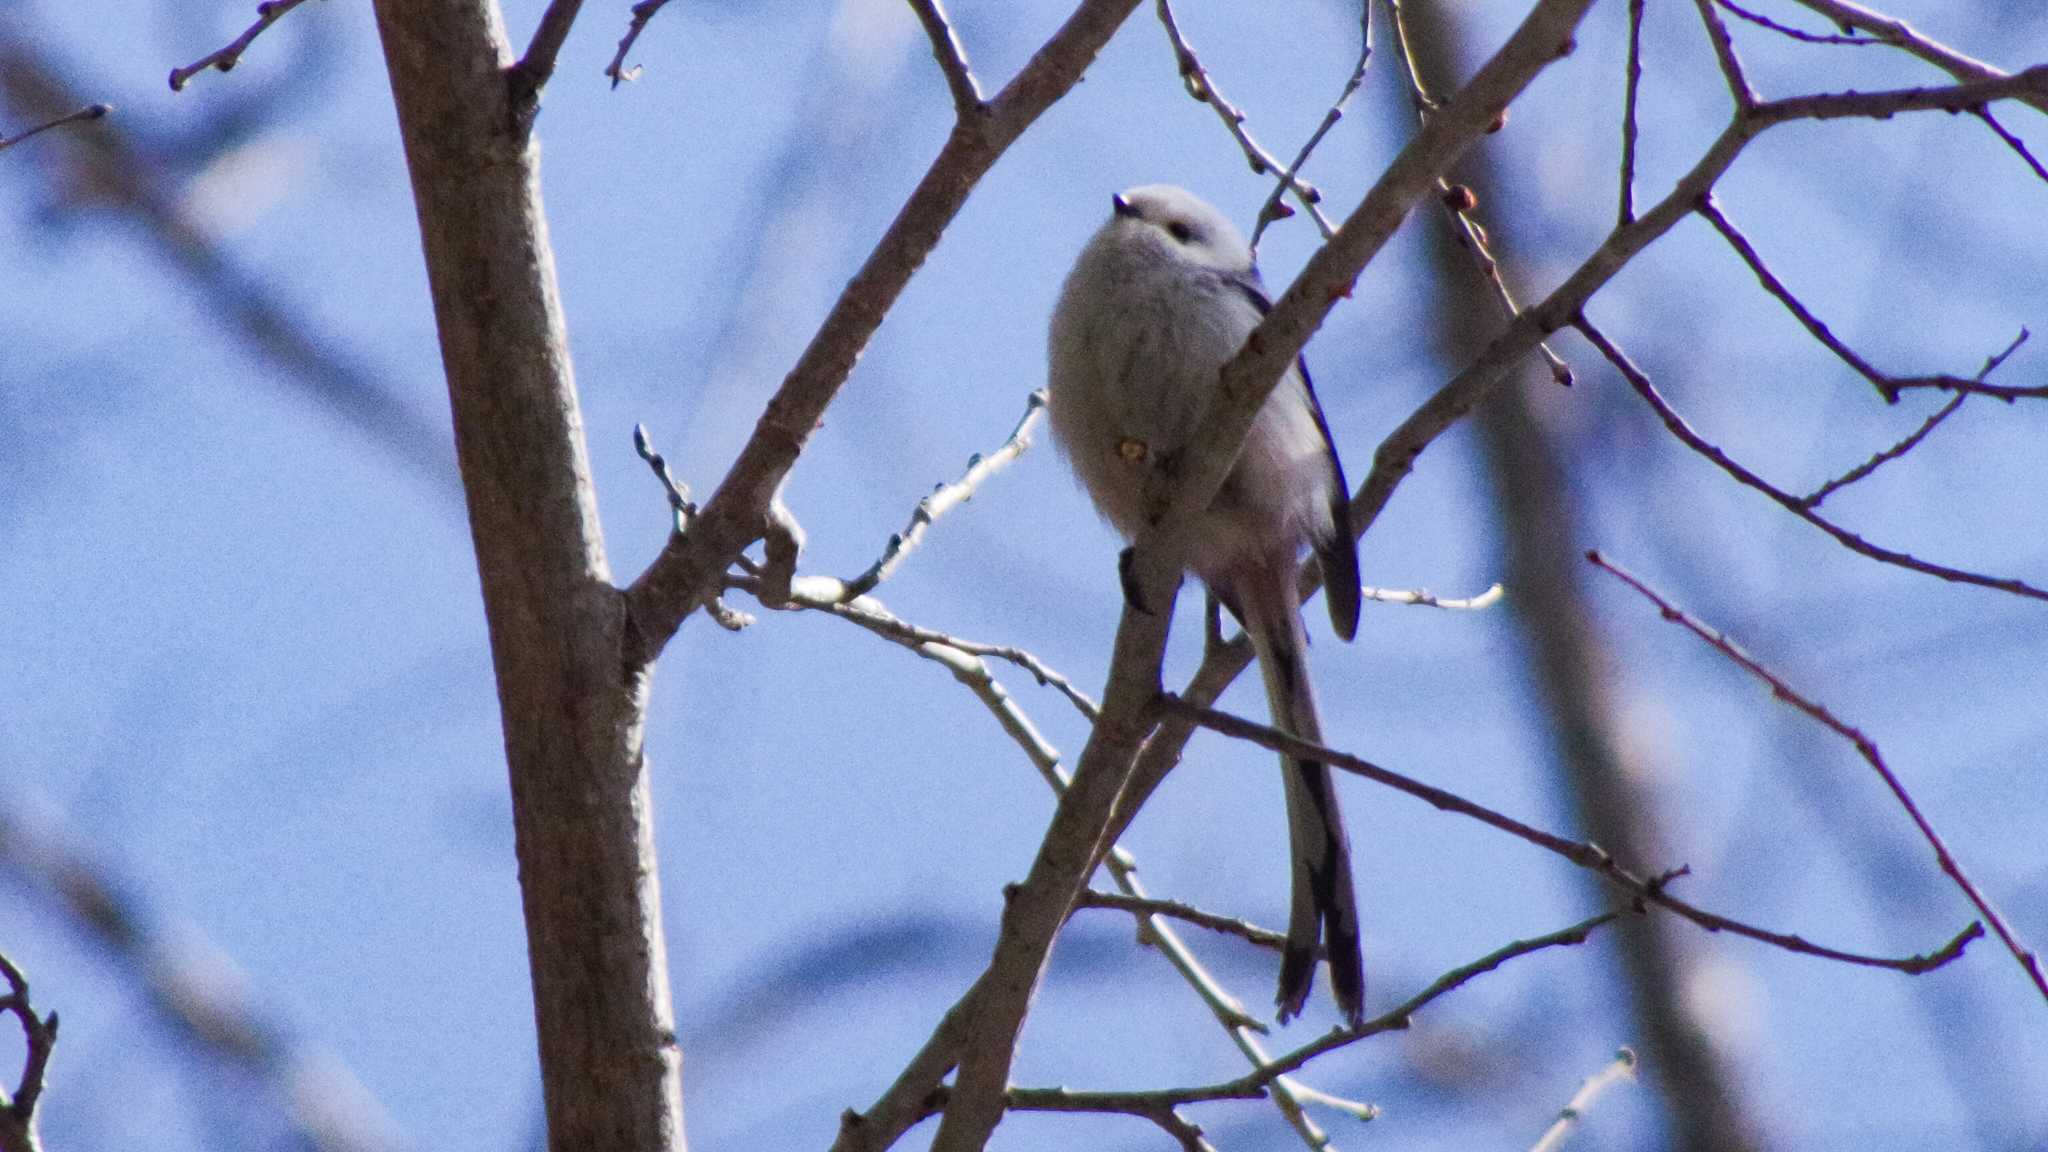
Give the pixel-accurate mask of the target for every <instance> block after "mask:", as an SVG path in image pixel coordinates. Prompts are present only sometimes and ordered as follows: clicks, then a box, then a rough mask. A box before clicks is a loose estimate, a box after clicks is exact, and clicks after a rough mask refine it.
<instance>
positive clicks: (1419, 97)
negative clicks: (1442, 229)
mask: <svg viewBox="0 0 2048 1152" xmlns="http://www.w3.org/2000/svg"><path fill="white" fill-rule="evenodd" d="M1387 10H1388V11H1389V12H1391V13H1392V14H1393V20H1392V21H1391V22H1392V24H1393V25H1394V55H1395V56H1396V57H1397V58H1398V59H1400V61H1401V62H1402V66H1403V67H1402V71H1403V72H1404V73H1406V74H1407V76H1408V94H1409V99H1410V102H1411V103H1412V104H1413V105H1414V106H1415V116H1416V119H1417V120H1419V121H1421V122H1423V123H1425V124H1426V123H1428V122H1429V117H1430V114H1431V112H1432V111H1434V110H1435V108H1436V107H1437V101H1436V98H1435V97H1433V96H1431V95H1430V93H1429V89H1428V87H1427V86H1426V85H1425V84H1424V83H1423V79H1422V69H1421V66H1420V65H1419V64H1417V63H1416V61H1415V55H1414V53H1413V51H1412V50H1411V49H1410V48H1409V44H1408V20H1407V16H1406V15H1405V14H1404V13H1403V12H1402V10H1401V5H1400V3H1399V0H1387ZM1436 189H1437V203H1438V204H1440V205H1442V206H1443V209H1444V211H1445V212H1447V213H1449V214H1450V217H1451V226H1452V227H1453V228H1454V229H1455V230H1456V231H1455V233H1454V234H1455V236H1456V238H1457V241H1458V245H1459V247H1461V248H1463V249H1465V250H1466V251H1467V252H1470V253H1471V254H1472V260H1473V263H1474V264H1475V265H1476V266H1477V267H1478V269H1479V274H1480V275H1481V276H1484V277H1485V278H1486V282H1487V284H1488V285H1490V286H1491V287H1492V288H1493V296H1494V299H1495V300H1496V301H1498V302H1499V303H1500V306H1501V312H1502V314H1503V315H1505V316H1506V317H1507V318H1508V320H1510V321H1512V320H1514V319H1515V317H1517V316H1519V315H1521V312H1522V306H1521V304H1520V303H1519V302H1517V301H1516V299H1515V294H1514V292H1513V290H1511V289H1510V288H1509V287H1508V284H1507V280H1506V279H1504V278H1503V277H1502V276H1501V272H1500V262H1499V261H1498V260H1495V259H1494V256H1493V247H1492V242H1491V241H1490V240H1489V238H1488V237H1487V234H1486V228H1485V227H1484V226H1483V225H1481V224H1480V223H1479V220H1478V218H1477V216H1475V215H1474V210H1475V209H1477V208H1478V206H1479V200H1478V197H1476V196H1475V195H1473V193H1472V190H1471V189H1470V188H1467V187H1465V186H1464V185H1462V184H1452V183H1451V182H1450V180H1449V179H1447V178H1446V177H1443V176H1438V177H1437V179H1436ZM1536 350H1537V353H1538V355H1540V356H1542V357H1543V362H1544V364H1545V365H1547V366H1548V367H1549V369H1550V376H1551V379H1553V380H1556V381H1557V382H1558V383H1559V384H1563V385H1567V386H1569V385H1570V384H1571V382H1572V370H1571V366H1570V365H1568V364H1566V363H1565V362H1564V360H1563V358H1562V357H1560V356H1558V354H1557V353H1556V352H1555V351H1553V350H1552V349H1551V347H1550V344H1549V342H1547V341H1543V342H1539V343H1538V344H1537V346H1536Z"/></svg>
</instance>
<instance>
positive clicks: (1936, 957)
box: [1160, 693, 1984, 976]
mask: <svg viewBox="0 0 2048 1152" xmlns="http://www.w3.org/2000/svg"><path fill="white" fill-rule="evenodd" d="M1160 704H1161V707H1163V708H1165V709H1166V710H1167V711H1169V712H1173V713H1176V714H1178V715H1180V716H1183V717H1185V718H1187V719H1188V720H1191V721H1193V722H1194V723H1196V724H1199V725H1201V726H1202V727H1204V728H1207V729H1209V730H1211V731H1214V732H1221V733H1223V734H1224V735H1225V736H1234V737H1236V738H1237V739H1240V740H1248V741H1250V742H1251V743H1253V744H1257V745H1258V746H1260V747H1261V748H1267V749H1270V750H1272V751H1274V752H1278V753H1280V754H1281V755H1283V756H1293V757H1298V758H1300V759H1304V760H1315V761H1319V762H1321V763H1324V764H1328V765H1329V766H1330V767H1332V768H1337V769H1340V770H1342V771H1345V772H1350V773H1352V774H1353V775H1356V776H1363V777H1365V778H1366V779H1368V780H1371V781H1373V782H1375V783H1378V784H1384V785H1386V786H1387V787H1389V788H1392V789H1394V790H1395V791H1397V792H1404V793H1406V794H1408V795H1410V796H1413V797H1415V798H1416V799H1418V800H1422V801H1425V802H1426V803H1428V804H1430V805H1432V806H1434V807H1436V808H1438V809H1440V810H1442V811H1445V812H1455V813H1457V814H1458V815H1460V816H1469V817H1471V818H1472V819H1474V820H1477V821H1479V822H1480V823H1482V824H1486V825H1488V826H1489V827H1493V828H1498V829H1500V830H1501V831H1503V832H1506V833H1508V834H1509V835H1511V836H1514V837H1515V838H1517V839H1520V840H1526V841H1528V842H1529V843H1531V844H1534V845H1536V846H1537V847H1538V848H1542V849H1544V850H1546V851H1549V852H1553V853H1556V854H1557V855H1559V856H1562V857H1564V858H1565V859H1566V860H1569V861H1571V862H1572V863H1574V864H1576V865H1578V866H1579V867H1581V868H1584V869H1587V870H1588V871H1591V872H1594V873H1597V874H1599V875H1600V876H1602V877H1604V878H1606V879H1607V880H1609V881H1610V882H1612V883H1613V884H1614V885H1615V886H1616V887H1619V888H1622V889H1624V890H1626V891H1627V892H1629V893H1630V894H1631V895H1633V896H1634V897H1635V898H1636V899H1637V900H1640V901H1645V902H1647V903H1651V904H1655V905H1657V906H1658V907H1660V908H1665V909H1668V910H1670V911H1672V912H1675V913H1677V914H1678V915H1680V916H1683V917H1685V918H1686V919H1687V920H1690V921H1692V922H1693V923H1695V924H1697V925H1699V926H1700V927H1702V928H1705V929H1706V930H1707V931H1709V932H1730V933H1733V934H1734V935H1737V936H1746V937H1748V938H1750V939H1752V940H1758V941H1761V942H1763V943H1765V944H1772V945H1775V946H1777V947H1779V948H1782V949H1784V950H1785V951H1787V952H1797V953H1800V954H1801V955H1805V956H1818V957H1820V958H1821V959H1824V960H1836V961H1840V962H1841V963H1844V964H1855V965H1859V966H1862V967H1866V968H1889V969H1891V970H1893V971H1897V972H1904V973H1906V974H1908V975H1913V976H1917V975H1920V974H1921V973H1923V972H1931V971H1933V970H1934V969H1936V968H1939V967H1941V966H1942V965H1944V964H1947V963H1948V962H1949V961H1951V960H1954V959H1955V958H1956V957H1958V956H1961V955H1962V954H1963V949H1964V948H1965V947H1966V946H1968V944H1969V942H1970V941H1972V940H1974V939H1976V938H1977V937H1979V936H1982V935H1983V934H1984V926H1983V925H1981V924H1978V923H1975V922H1972V923H1971V924H1970V925H1969V926H1968V927H1967V928H1965V929H1963V930H1962V931H1961V932H1960V933H1958V934H1957V935H1956V936H1955V938H1954V939H1952V940H1950V941H1949V942H1948V943H1947V944H1944V945H1942V946H1941V947H1940V948H1938V949H1936V950H1935V951H1933V952H1931V953H1927V954H1925V955H1920V956H1907V957H1903V958H1891V957H1884V956H1866V955H1863V954H1861V953H1857V952H1844V951H1842V950H1840V949H1837V948H1829V947H1825V946H1823V945H1819V944H1814V943H1812V942H1810V941H1808V940H1806V939H1804V938H1802V937H1799V936H1795V935H1789V934H1786V933H1782V932H1773V931H1770V930H1769V929H1765V928H1758V927H1755V926H1754V925H1750V924H1745V923H1743V922H1741V921H1739V920H1733V919H1730V918H1729V917H1726V916H1722V915H1720V914H1718V913H1714V912H1708V911H1706V910H1704V909H1701V908H1698V907H1695V906H1694V905H1692V904H1690V903H1687V902H1686V901H1684V900H1681V899H1679V898H1678V897H1676V896H1673V895H1671V893H1670V892H1669V891H1668V890H1667V884H1668V882H1669V881H1670V880H1671V879H1672V878H1674V877H1675V876H1678V875H1683V874H1684V871H1685V870H1684V869H1682V868H1681V869H1679V870H1678V871H1677V872H1676V873H1670V874H1666V875H1663V876H1657V877H1652V878H1650V879H1647V880H1645V879H1642V878H1641V877H1638V876H1636V875H1634V874H1633V873H1631V872H1629V871H1628V870H1627V869H1625V868H1623V867H1622V866H1621V864H1620V863H1618V862H1617V861H1616V860H1615V859H1614V858H1613V857H1612V856H1609V855H1608V854H1607V853H1606V851H1605V850H1603V849H1601V848H1600V847H1599V846H1598V845H1596V844H1588V843H1585V842H1584V841H1575V840H1567V839H1565V838H1564V837H1562V836H1558V835H1555V834H1553V833H1550V832H1545V831H1543V830H1542V829H1540V828H1537V827H1534V826H1532V825H1529V824H1524V823H1522V822H1521V821H1520V820H1517V819H1515V818H1514V817H1512V816H1506V815H1503V814H1501V813H1499V812H1496V811H1494V810H1493V809H1491V808H1488V807H1486V806H1484V805H1481V804H1475V803H1473V802H1472V801H1470V800H1467V799H1465V798H1464V797H1463V796H1460V795H1458V794H1457V793H1455V792H1447V791H1445V790H1444V789H1442V788H1437V787H1435V786H1433V785H1429V784H1424V783H1423V782H1421V781H1420V780H1416V779H1414V778H1412V777H1409V776H1403V775H1401V774H1400V773H1398V772H1393V771H1390V770H1388V769H1385V768H1382V767H1380V766H1379V765H1377V764H1373V763H1370V762H1368V761H1365V760H1361V759H1359V758H1358V757H1356V756H1353V755H1350V754H1349V753H1345V752H1339V751H1336V750H1335V749H1332V748H1326V747H1324V746H1323V745H1320V744H1312V743H1310V742H1309V741H1306V740H1301V739H1297V738H1296V737H1293V736H1290V735H1288V734H1287V733H1285V732H1282V731H1281V730H1279V729H1278V728H1274V727H1272V726H1271V725H1267V724H1259V723H1255V722H1253V721H1250V720H1246V719H1244V718H1243V717H1241V716H1233V715H1231V714H1230V713H1228V712H1219V711H1217V710H1215V709H1213V708H1204V707H1202V706H1200V705H1196V704H1190V703H1189V702H1187V701H1185V700H1182V699H1181V698H1179V697H1177V696H1174V695H1172V694H1171V693H1167V694H1165V695H1163V696H1162V697H1161V701H1160Z"/></svg>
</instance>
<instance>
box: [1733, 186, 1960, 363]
mask: <svg viewBox="0 0 2048 1152" xmlns="http://www.w3.org/2000/svg"><path fill="white" fill-rule="evenodd" d="M1694 211H1696V212H1698V213H1699V214H1700V215H1701V216H1702V217H1704V218H1705V219H1706V221H1707V222H1708V223H1709V224H1712V225H1713V226H1714V229H1715V230H1716V231H1718V232H1719V233H1721V236H1722V237H1723V238H1724V239H1726V240H1727V241H1728V246H1729V247H1730V248H1733V249H1735V253H1736V255H1738V256H1740V257H1742V262H1743V263H1744V264H1747V265H1749V270H1750V271H1751V272H1752V273H1754V274H1755V275H1756V279H1757V283H1759V284H1762V285H1763V287H1764V291H1766V292H1769V293H1770V294H1771V295H1772V296H1774V297H1776V298H1777V300H1778V302H1779V303H1781V304H1783V305H1784V306H1785V309H1786V311H1789V312H1791V313H1792V315H1793V316H1794V317H1795V318H1797V319H1798V321H1799V323H1800V324H1802V325H1804V326H1805V327H1806V330H1807V331H1808V332H1810V333H1812V334H1813V338H1814V339H1816V340H1818V341H1820V342H1821V344H1822V345H1824V346H1825V347H1826V348H1827V349H1828V351H1830V352H1833V353H1834V354H1835V355H1836V356H1837V357H1839V358H1840V359H1841V361H1842V362H1843V363H1844V364H1847V365H1848V366H1849V367H1851V368H1854V369H1855V370H1856V372H1857V374H1858V375H1860V376H1862V377H1863V378H1864V379H1865V380H1868V381H1870V383H1871V384H1872V385H1873V386H1874V387H1876V389H1877V391H1878V394H1879V395H1881V396H1883V397H1884V398H1885V400H1886V401H1887V402H1893V401H1896V400H1898V398H1899V392H1900V391H1901V390H1902V389H1905V388H1909V387H1933V388H1940V389H1942V390H1944V391H1950V392H1959V393H1962V392H1990V391H1991V390H1990V389H1988V388H1986V387H1985V385H1984V383H1983V381H1982V380H1974V381H1973V380H1965V379H1963V378H1962V377H1960V376H1950V375H1948V374H1946V373H1944V374H1942V375H1939V376H1919V377H1897V376H1892V375H1890V374H1888V373H1886V372H1884V371H1882V370H1880V369H1879V368H1878V367H1877V366H1876V365H1874V364H1872V363H1871V362H1870V361H1868V360H1865V359H1864V358H1863V357H1862V356H1860V355H1858V354H1857V352H1856V350H1855V349H1854V348H1851V347H1849V345H1848V344H1846V343H1844V342H1843V341H1842V339H1841V338H1840V337H1838V336H1836V335H1835V333H1834V331H1833V329H1831V328H1829V327H1828V325H1827V322H1826V321H1824V320H1822V319H1821V318H1820V317H1818V316H1816V315H1814V314H1813V310H1812V309H1810V308H1808V307H1807V306H1806V304H1805V302H1804V301H1802V300H1800V299H1799V297H1798V295H1797V294H1795V293H1794V292H1793V291H1792V290H1791V289H1790V288H1788V287H1786V286H1785V282H1784V281H1782V280H1780V279H1778V277H1777V276H1776V275H1775V274H1774V273H1772V271H1771V269H1770V267H1769V266H1768V265H1766V264H1765V263H1764V259H1763V257H1762V256H1761V255H1759V254H1758V253H1757V250H1756V246H1755V245H1754V244H1751V243H1750V241H1749V237H1748V236H1745V235H1744V234H1743V232H1742V230H1741V229H1740V228H1737V227H1736V226H1735V224H1734V222H1732V221H1730V220H1729V219H1728V217H1727V215H1726V214H1724V213H1723V212H1722V211H1721V208H1720V206H1719V205H1717V204H1716V203H1715V202H1714V198H1713V196H1712V194H1711V193H1710V194H1708V195H1706V196H1702V197H1701V198H1700V201H1699V203H1698V205H1696V206H1695V208H1694Z"/></svg>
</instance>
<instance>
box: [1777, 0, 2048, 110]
mask: <svg viewBox="0 0 2048 1152" xmlns="http://www.w3.org/2000/svg"><path fill="white" fill-rule="evenodd" d="M1793 2H1794V3H1796V4H1798V5H1800V6H1801V7H1803V8H1806V9H1808V10H1809V11H1812V12H1816V13H1819V14H1820V15H1822V16H1824V17H1826V18H1827V19H1829V20H1831V21H1833V22H1834V23H1835V24H1836V25H1837V26H1839V27H1841V28H1842V29H1844V30H1849V31H1861V32H1868V33H1870V34H1871V35H1872V36H1875V37H1877V38H1878V39H1880V40H1882V41H1884V42H1885V43H1887V44H1890V45H1892V46H1893V47H1895V48H1898V49H1900V50H1901V51H1904V52H1907V53H1910V54H1912V55H1914V56H1918V57H1919V58H1920V59H1922V60H1925V61H1927V62H1928V63H1929V64H1932V65H1934V66H1935V67H1937V68H1939V69H1941V70H1942V71H1944V72H1946V73H1948V74H1949V75H1950V76H1953V77H1955V78H1956V79H1957V80H1963V81H1970V80H1995V79H1999V78H2001V77H2003V76H2005V75H2006V73H2004V72H2001V71H2000V70H1998V69H1996V68H1993V67H1992V66H1991V65H1989V64H1986V63H1984V62H1983V61H1982V60H1978V59H1975V58H1973V57H1970V56H1966V55H1964V54H1963V53H1961V52H1958V51H1956V50H1955V49H1953V48H1950V47H1949V46H1948V45H1946V44H1943V43H1940V42H1939V41H1936V40H1933V39H1930V38H1928V37H1927V36H1924V35H1922V34H1921V33H1920V32H1919V31H1917V30H1915V29H1914V28H1913V26H1912V25H1910V24H1908V23H1906V22H1905V21H1904V20H1898V19H1894V18H1892V17H1890V16H1887V15H1885V14H1884V13H1882V12H1873V11H1871V10H1870V9H1868V8H1865V7H1862V6H1861V5H1858V4H1853V3H1850V2H1849V0H1793ZM2015 99H2018V100H2022V101H2025V102H2026V103H2028V104H2030V105H2032V106H2033V107H2034V108H2035V110H2037V111H2040V112H2048V93H2038V92H2037V93H2023V94H2021V95H2019V96H2016V97H2015Z"/></svg>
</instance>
